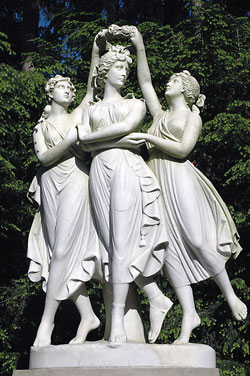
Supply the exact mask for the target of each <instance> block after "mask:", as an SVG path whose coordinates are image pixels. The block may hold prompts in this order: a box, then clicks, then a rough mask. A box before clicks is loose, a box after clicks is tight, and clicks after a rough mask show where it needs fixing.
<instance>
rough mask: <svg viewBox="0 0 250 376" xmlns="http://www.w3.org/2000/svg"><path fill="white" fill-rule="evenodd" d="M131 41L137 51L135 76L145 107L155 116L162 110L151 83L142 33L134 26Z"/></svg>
mask: <svg viewBox="0 0 250 376" xmlns="http://www.w3.org/2000/svg"><path fill="white" fill-rule="evenodd" d="M131 42H132V43H133V45H134V47H135V48H136V52H137V76H138V81H139V85H140V88H141V91H142V94H143V97H144V99H145V100H146V104H147V107H148V109H149V111H150V113H151V115H152V116H153V117H155V116H156V115H158V113H159V112H160V111H162V109H161V104H160V102H159V99H158V97H157V95H156V92H155V90H154V88H153V85H152V80H151V74H150V70H149V66H148V62H147V56H146V52H145V46H144V43H143V39H142V35H141V33H140V32H139V31H138V30H137V29H136V28H135V32H134V34H133V36H132V37H131Z"/></svg>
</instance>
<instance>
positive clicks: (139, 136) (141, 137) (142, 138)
mask: <svg viewBox="0 0 250 376" xmlns="http://www.w3.org/2000/svg"><path fill="white" fill-rule="evenodd" d="M124 139H126V140H128V141H131V142H134V144H136V142H138V144H143V143H145V142H146V141H147V133H139V132H133V133H130V134H128V135H127V136H125V137H124Z"/></svg>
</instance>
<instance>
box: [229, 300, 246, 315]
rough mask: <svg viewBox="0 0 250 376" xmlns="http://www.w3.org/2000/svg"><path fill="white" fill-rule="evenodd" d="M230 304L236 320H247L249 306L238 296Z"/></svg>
mask: <svg viewBox="0 0 250 376" xmlns="http://www.w3.org/2000/svg"><path fill="white" fill-rule="evenodd" d="M228 304H229V307H230V308H231V310H232V313H233V316H234V318H235V319H236V320H245V318H246V317H247V306H246V305H245V304H244V303H243V302H242V301H241V300H240V299H239V298H238V297H237V296H236V295H235V297H234V299H232V301H230V302H228Z"/></svg>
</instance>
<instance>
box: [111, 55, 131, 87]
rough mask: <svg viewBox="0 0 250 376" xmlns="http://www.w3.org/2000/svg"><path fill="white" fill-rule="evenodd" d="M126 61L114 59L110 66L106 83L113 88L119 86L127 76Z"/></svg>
mask: <svg viewBox="0 0 250 376" xmlns="http://www.w3.org/2000/svg"><path fill="white" fill-rule="evenodd" d="M128 72H129V68H128V63H127V61H119V60H118V61H116V62H115V63H114V64H113V65H112V67H111V68H110V70H109V72H108V76H107V81H106V82H107V83H109V84H110V85H111V86H113V87H115V88H121V87H122V86H123V85H124V83H125V81H126V79H127V77H128Z"/></svg>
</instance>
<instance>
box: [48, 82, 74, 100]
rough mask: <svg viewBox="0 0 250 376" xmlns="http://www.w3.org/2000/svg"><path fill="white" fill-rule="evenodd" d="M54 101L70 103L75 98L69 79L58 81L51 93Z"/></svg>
mask: <svg viewBox="0 0 250 376" xmlns="http://www.w3.org/2000/svg"><path fill="white" fill-rule="evenodd" d="M51 98H52V99H53V101H54V102H56V103H59V104H68V105H69V104H70V103H71V102H72V99H73V90H72V87H71V86H70V84H69V82H68V81H59V82H57V83H56V85H55V87H54V90H53V92H52V94H51Z"/></svg>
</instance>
